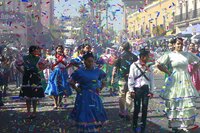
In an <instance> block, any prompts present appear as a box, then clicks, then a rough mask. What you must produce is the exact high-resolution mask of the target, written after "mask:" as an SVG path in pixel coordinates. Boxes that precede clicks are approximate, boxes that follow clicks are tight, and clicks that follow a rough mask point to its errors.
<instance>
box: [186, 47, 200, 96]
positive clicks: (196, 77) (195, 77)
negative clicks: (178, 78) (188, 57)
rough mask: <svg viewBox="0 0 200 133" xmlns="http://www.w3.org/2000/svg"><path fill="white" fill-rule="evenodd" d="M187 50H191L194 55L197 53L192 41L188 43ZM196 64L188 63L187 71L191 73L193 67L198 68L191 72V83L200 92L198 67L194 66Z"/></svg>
mask: <svg viewBox="0 0 200 133" xmlns="http://www.w3.org/2000/svg"><path fill="white" fill-rule="evenodd" d="M189 52H191V53H193V54H195V55H198V54H199V52H198V51H197V50H195V44H194V43H191V44H190V45H189ZM196 64H197V63H193V64H190V65H188V71H189V73H191V72H192V71H193V69H198V70H197V71H196V72H195V73H193V74H191V78H192V83H193V85H194V87H195V88H196V89H197V91H198V92H199V93H200V69H199V68H197V67H196Z"/></svg>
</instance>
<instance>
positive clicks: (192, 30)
mask: <svg viewBox="0 0 200 133" xmlns="http://www.w3.org/2000/svg"><path fill="white" fill-rule="evenodd" d="M182 33H183V34H193V33H200V24H196V25H192V26H189V27H187V28H186V30H184V31H183V32H182Z"/></svg>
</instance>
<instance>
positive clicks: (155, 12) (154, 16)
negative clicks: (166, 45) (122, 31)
mask: <svg viewBox="0 0 200 133" xmlns="http://www.w3.org/2000/svg"><path fill="white" fill-rule="evenodd" d="M174 4H175V3H174ZM174 12H175V6H174V5H173V0H161V1H155V2H152V3H151V4H148V5H146V6H145V7H143V8H139V9H138V10H137V11H136V12H134V13H132V14H131V15H129V16H128V18H127V23H128V33H129V40H134V39H135V38H146V37H153V36H161V35H165V34H166V33H167V32H168V31H169V30H170V29H171V28H173V19H174V17H173V14H174Z"/></svg>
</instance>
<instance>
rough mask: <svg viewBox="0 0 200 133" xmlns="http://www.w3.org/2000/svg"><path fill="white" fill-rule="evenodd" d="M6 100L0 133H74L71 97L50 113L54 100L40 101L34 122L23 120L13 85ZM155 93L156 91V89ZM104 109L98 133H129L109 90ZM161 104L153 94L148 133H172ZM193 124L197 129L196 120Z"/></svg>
mask: <svg viewBox="0 0 200 133" xmlns="http://www.w3.org/2000/svg"><path fill="white" fill-rule="evenodd" d="M155 81H156V87H157V88H161V87H162V85H163V81H164V79H163V75H157V76H156V78H155ZM9 87H10V91H9V94H8V95H9V96H7V97H5V98H4V104H5V105H4V106H2V107H1V108H0V118H1V119H0V129H1V131H0V132H1V133H32V132H33V133H76V129H75V126H74V125H73V123H72V122H70V120H69V119H68V117H69V114H70V112H71V110H72V107H73V104H74V97H75V95H73V96H72V97H70V98H68V99H64V100H63V102H64V106H63V108H62V109H59V110H53V100H51V99H50V98H44V99H43V100H40V103H39V107H38V114H37V117H36V118H35V119H33V120H29V119H26V106H25V103H24V102H23V101H20V100H19V99H18V97H16V96H17V95H18V93H19V92H18V91H19V90H17V89H15V87H14V85H10V86H9ZM156 91H159V89H157V90H156ZM101 98H102V100H103V101H104V107H105V108H106V111H107V115H108V118H109V123H107V124H106V125H105V126H103V128H102V129H101V133H132V130H131V129H132V128H131V123H132V121H127V120H125V119H122V118H120V117H119V116H118V108H119V106H118V99H117V96H109V93H108V90H106V89H105V90H104V91H103V92H102V94H101ZM163 109H164V104H163V101H162V100H161V99H160V98H159V97H158V95H157V94H156V92H155V95H154V98H152V99H151V100H150V104H149V110H148V120H147V121H148V122H147V123H148V124H147V130H146V132H147V133H171V132H172V131H171V129H169V128H168V123H167V119H166V117H165V116H164V113H163ZM197 109H198V113H200V99H198V100H197ZM196 124H198V125H200V118H199V116H198V117H197V120H196ZM190 132H191V133H199V132H200V129H199V128H198V129H192V130H190Z"/></svg>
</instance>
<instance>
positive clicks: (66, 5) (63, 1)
mask: <svg viewBox="0 0 200 133" xmlns="http://www.w3.org/2000/svg"><path fill="white" fill-rule="evenodd" d="M87 1H88V0H55V10H54V13H55V16H57V17H60V16H61V15H66V16H69V15H70V16H71V17H73V16H78V15H79V14H78V9H79V7H80V5H81V4H84V3H87ZM109 4H110V5H111V7H110V9H109V16H110V17H109V19H108V20H109V24H113V27H114V29H115V30H116V31H119V30H122V28H123V9H122V8H121V5H123V3H122V1H121V0H109ZM114 15H115V19H114V20H113V18H114ZM102 17H104V18H105V13H104V16H102ZM104 20H105V19H104ZM104 23H105V21H103V24H104ZM103 24H102V25H103Z"/></svg>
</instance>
